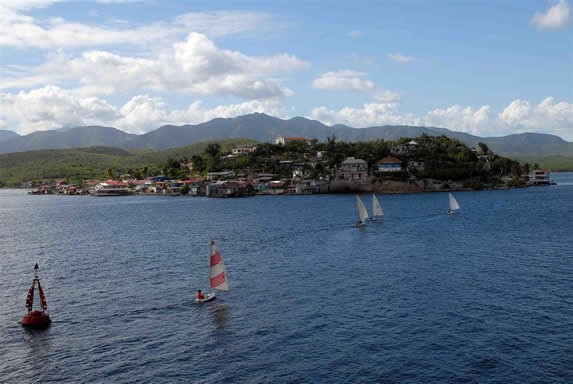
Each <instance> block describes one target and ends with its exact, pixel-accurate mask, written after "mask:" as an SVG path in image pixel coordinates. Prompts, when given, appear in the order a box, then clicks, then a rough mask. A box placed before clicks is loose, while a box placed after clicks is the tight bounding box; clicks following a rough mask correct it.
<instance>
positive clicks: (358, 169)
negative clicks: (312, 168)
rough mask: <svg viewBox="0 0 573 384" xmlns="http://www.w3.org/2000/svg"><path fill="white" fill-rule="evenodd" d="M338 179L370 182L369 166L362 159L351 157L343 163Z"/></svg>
mask: <svg viewBox="0 0 573 384" xmlns="http://www.w3.org/2000/svg"><path fill="white" fill-rule="evenodd" d="M338 178H339V179H342V180H347V181H354V182H358V183H363V182H366V181H367V180H368V164H367V163H366V161H364V160H362V159H355V158H354V157H349V158H347V159H346V160H344V161H343V162H342V164H341V165H340V170H339V172H338Z"/></svg>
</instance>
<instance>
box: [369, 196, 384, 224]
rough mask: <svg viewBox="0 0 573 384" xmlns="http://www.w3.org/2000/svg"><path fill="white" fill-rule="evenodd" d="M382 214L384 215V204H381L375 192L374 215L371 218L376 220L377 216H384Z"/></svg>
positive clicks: (373, 199)
mask: <svg viewBox="0 0 573 384" xmlns="http://www.w3.org/2000/svg"><path fill="white" fill-rule="evenodd" d="M382 216H384V211H382V206H381V205H380V201H378V198H377V197H376V194H375V193H373V194H372V217H371V218H370V220H372V221H374V220H376V217H382Z"/></svg>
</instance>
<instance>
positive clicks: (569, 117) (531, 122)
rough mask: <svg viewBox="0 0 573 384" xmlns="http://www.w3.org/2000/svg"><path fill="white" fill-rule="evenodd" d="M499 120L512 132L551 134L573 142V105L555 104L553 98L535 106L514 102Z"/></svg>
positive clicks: (525, 102) (523, 101)
mask: <svg viewBox="0 0 573 384" xmlns="http://www.w3.org/2000/svg"><path fill="white" fill-rule="evenodd" d="M498 118H499V120H500V121H501V122H502V123H503V124H504V125H505V126H506V127H508V128H509V129H510V130H511V131H512V132H542V133H550V132H551V133H553V134H555V135H558V136H561V137H563V138H568V139H569V140H573V103H568V102H566V101H561V102H558V103H555V100H554V98H553V97H547V98H545V99H544V100H543V101H542V102H541V103H539V104H537V105H534V106H531V105H530V104H529V102H527V101H525V100H520V99H518V100H514V101H512V102H511V103H510V104H509V105H508V106H507V107H506V108H505V109H504V110H503V112H501V113H500V114H499V117H498Z"/></svg>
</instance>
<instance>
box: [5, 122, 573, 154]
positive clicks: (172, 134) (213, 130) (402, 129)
mask: <svg viewBox="0 0 573 384" xmlns="http://www.w3.org/2000/svg"><path fill="white" fill-rule="evenodd" d="M0 132H2V131H0ZM4 132H6V131H4ZM421 134H427V135H431V136H438V135H446V136H449V137H453V138H456V139H458V140H460V141H462V142H464V143H465V144H467V145H469V146H474V145H476V144H477V143H478V142H480V141H482V142H484V143H486V144H487V145H488V146H489V147H490V148H491V149H492V150H493V151H494V152H496V153H499V154H501V155H505V156H519V157H528V156H552V155H561V156H573V143H570V142H567V141H565V140H563V139H561V138H559V137H557V136H553V135H546V134H539V133H524V134H516V135H509V136H505V137H486V138H481V137H478V136H473V135H470V134H467V133H463V132H456V131H451V130H448V129H445V128H435V127H415V126H389V125H385V126H376V127H370V128H352V127H349V126H346V125H341V124H337V125H333V126H328V125H325V124H323V123H321V122H319V121H316V120H310V119H306V118H303V117H294V118H292V119H289V120H282V119H278V118H276V117H272V116H268V115H265V114H262V113H253V114H249V115H244V116H239V117H235V118H217V119H213V120H211V121H208V122H205V123H201V124H197V125H182V126H175V125H164V126H162V127H160V128H158V129H156V130H154V131H151V132H148V133H146V134H143V135H133V134H129V133H126V132H123V131H120V130H118V129H115V128H110V127H99V126H91V127H78V128H72V129H69V128H66V129H62V130H57V131H44V132H35V133H32V134H29V135H26V136H18V135H16V137H12V138H9V139H6V140H4V141H2V140H1V139H0V153H9V152H22V151H29V150H37V149H55V148H80V147H91V146H113V147H119V148H146V149H165V148H174V147H181V146H184V145H190V144H193V143H198V142H204V141H212V140H223V139H229V138H248V139H253V140H257V141H262V142H272V141H273V140H274V138H275V137H277V136H300V137H306V138H316V139H318V140H321V141H323V140H326V139H327V138H329V137H332V136H333V135H334V136H335V137H336V138H337V139H338V140H344V141H364V140H374V139H385V140H395V139H398V138H401V137H416V136H419V135H421Z"/></svg>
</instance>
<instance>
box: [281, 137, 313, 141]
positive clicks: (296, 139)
mask: <svg viewBox="0 0 573 384" xmlns="http://www.w3.org/2000/svg"><path fill="white" fill-rule="evenodd" d="M285 140H288V141H308V139H305V138H304V137H285Z"/></svg>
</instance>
